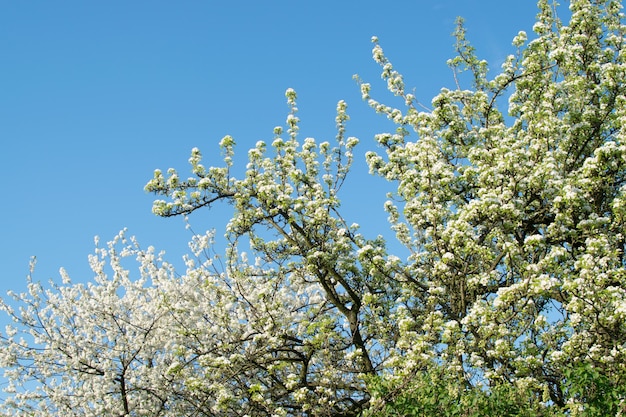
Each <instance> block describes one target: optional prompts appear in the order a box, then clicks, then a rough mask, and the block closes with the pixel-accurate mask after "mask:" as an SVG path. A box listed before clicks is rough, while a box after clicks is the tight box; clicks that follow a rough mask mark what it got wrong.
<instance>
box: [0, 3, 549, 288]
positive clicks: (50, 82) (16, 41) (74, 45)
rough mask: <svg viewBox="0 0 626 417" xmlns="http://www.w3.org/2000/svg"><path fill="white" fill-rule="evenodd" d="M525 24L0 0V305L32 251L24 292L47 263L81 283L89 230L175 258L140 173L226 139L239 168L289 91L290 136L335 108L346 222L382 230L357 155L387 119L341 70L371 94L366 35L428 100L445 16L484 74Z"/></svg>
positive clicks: (441, 73) (396, 12)
mask: <svg viewBox="0 0 626 417" xmlns="http://www.w3.org/2000/svg"><path fill="white" fill-rule="evenodd" d="M536 12H537V9H536V5H535V2H534V1H530V0H520V1H507V2H503V1H501V0H441V1H437V0H429V1H425V0H413V1H409V0H397V1H393V2H382V1H376V2H374V1H369V0H361V1H340V0H333V1H329V0H317V1H293V0H291V1H282V0H279V1H265V2H257V1H237V0H235V1H232V0H231V1H191V0H190V1H180V2H172V1H117V0H113V1H106V2H104V1H101V2H95V1H61V0H60V1H55V2H51V1H50V2H48V1H28V2H26V1H1V0H0V75H1V76H0V141H1V144H2V150H1V151H0V178H2V179H3V184H2V197H1V199H2V201H1V204H0V231H1V236H2V238H1V240H0V264H1V265H2V267H1V268H0V295H4V294H6V291H7V290H9V289H14V290H17V291H21V290H23V289H24V288H25V277H26V275H27V273H28V262H29V259H30V257H31V256H33V255H36V256H37V259H38V264H37V270H36V274H35V279H37V280H41V281H47V280H48V279H49V278H53V279H55V280H59V281H60V278H59V277H58V270H59V267H61V266H63V267H65V268H66V269H67V271H68V272H69V274H70V276H71V277H72V279H73V280H75V281H86V280H89V279H90V278H91V273H90V271H89V268H88V265H87V255H88V254H89V253H92V252H93V248H94V245H93V238H94V236H95V235H99V236H100V237H101V241H107V240H110V239H111V238H112V237H113V236H114V235H115V234H116V233H117V232H118V231H119V230H120V229H122V228H124V227H127V228H128V230H129V234H132V235H136V236H137V238H138V240H139V242H140V243H141V244H142V245H143V246H148V245H154V246H155V247H156V248H158V249H164V250H166V252H167V253H168V255H167V258H168V259H169V260H170V261H171V262H174V263H179V261H180V257H181V255H182V254H183V253H184V252H185V251H186V242H187V241H188V238H189V232H188V231H187V230H185V228H184V223H183V221H182V219H178V218H172V219H162V218H157V217H155V216H154V215H152V213H151V202H152V200H153V196H151V195H149V194H146V193H145V192H144V191H143V186H144V185H145V183H146V182H147V181H148V180H149V179H150V178H151V176H152V172H153V170H154V169H155V168H161V169H164V170H165V169H167V168H168V167H176V168H178V169H180V171H181V173H185V174H186V173H187V171H186V169H187V163H186V161H187V159H188V157H189V153H190V150H191V148H193V147H196V146H197V147H199V148H200V149H201V150H202V151H203V154H204V155H205V165H215V164H219V163H220V157H219V150H218V146H217V143H218V142H219V140H220V139H221V138H222V137H223V136H224V135H226V134H230V135H232V136H233V137H234V138H235V140H236V142H237V149H238V150H239V155H240V157H245V154H246V151H247V149H248V148H249V147H251V146H253V145H254V143H256V142H257V141H258V140H267V141H271V139H272V130H273V127H274V126H276V125H282V124H283V122H284V120H285V117H286V115H287V111H288V108H287V106H286V104H285V97H284V91H285V90H286V89H287V88H289V87H292V88H294V89H295V90H296V91H297V92H298V96H299V100H298V107H299V109H300V112H299V117H300V118H301V120H302V124H301V134H302V138H304V137H307V136H311V137H315V138H316V139H319V140H332V139H333V138H334V136H335V131H334V115H335V107H336V103H337V101H338V100H340V99H344V100H346V101H347V102H348V106H349V107H348V112H349V114H350V115H351V121H350V122H349V124H348V134H349V135H350V136H357V137H358V138H359V139H360V140H361V144H360V145H359V148H358V149H359V150H358V152H357V157H358V160H357V161H356V162H355V164H356V167H355V173H354V175H352V177H351V178H350V180H349V182H348V184H347V186H346V187H349V190H347V191H349V192H347V193H346V201H345V208H346V217H347V218H348V221H349V222H352V221H356V222H358V223H360V224H361V225H362V226H363V231H364V232H366V233H367V234H370V235H371V234H376V233H380V232H383V231H385V230H386V229H387V224H386V221H385V218H386V216H385V214H384V213H383V210H382V202H383V201H384V188H385V184H384V183H383V182H382V181H381V180H380V179H376V178H373V177H371V176H369V175H368V174H367V169H366V168H365V164H364V161H363V159H362V158H361V157H360V156H361V155H362V154H363V153H364V152H365V151H366V150H369V149H372V148H373V147H374V146H375V145H374V141H373V135H374V134H375V133H378V132H380V131H383V130H385V129H386V128H387V127H388V124H387V123H386V122H385V120H384V119H383V118H381V117H380V116H377V115H375V114H374V112H373V111H372V110H370V109H369V108H368V107H367V105H366V104H365V103H364V102H362V101H361V97H360V92H359V89H358V86H357V85H356V83H355V82H354V81H353V80H352V76H353V74H356V73H358V74H359V75H360V76H361V77H362V78H363V79H365V80H366V81H370V82H371V83H372V85H373V92H374V95H376V93H377V92H378V93H383V91H384V83H383V82H382V81H380V78H379V68H378V67H377V65H376V64H375V63H374V62H373V61H372V59H371V48H372V45H371V43H370V38H371V36H372V35H377V36H378V37H379V38H380V42H381V45H382V47H383V48H384V50H385V52H386V54H387V55H388V57H389V58H390V59H391V60H392V62H393V63H394V65H395V67H396V68H397V69H399V70H400V71H401V72H402V73H403V74H404V76H405V80H406V82H407V84H408V86H410V87H415V89H416V95H417V97H418V99H419V100H420V101H422V102H425V103H429V102H430V99H431V98H432V96H433V95H435V94H436V93H437V92H438V91H439V89H440V88H441V87H443V86H447V87H453V79H452V76H451V72H450V71H449V70H448V68H447V67H446V65H445V61H446V59H448V58H450V57H452V56H453V49H452V44H453V39H452V37H451V36H450V34H451V32H452V31H453V30H454V20H455V18H456V16H459V15H460V16H463V17H464V18H465V20H466V27H467V30H468V37H469V39H470V40H471V41H472V42H473V43H474V45H475V46H476V48H477V52H478V54H479V56H481V57H482V58H484V59H487V60H488V61H489V62H490V64H491V67H492V68H497V67H498V66H499V64H500V62H501V61H502V60H503V58H504V57H505V56H506V55H507V54H508V53H511V52H513V47H511V46H510V41H511V39H512V38H513V36H514V35H515V34H516V33H517V32H518V31H519V30H522V29H523V30H526V31H528V32H529V34H530V32H531V28H532V24H533V21H534V16H535V14H536ZM379 96H381V94H379ZM382 96H384V95H382ZM237 160H238V161H239V162H240V163H241V164H243V163H245V161H244V159H243V158H238V159H237ZM375 191H380V192H381V193H382V194H381V195H376V194H375V193H374V192H375ZM227 214H228V208H227V207H226V208H222V209H218V210H215V211H212V212H207V211H205V212H204V213H199V214H198V215H197V216H194V218H192V226H193V227H194V229H195V230H196V231H203V230H204V229H209V228H214V227H215V228H217V230H218V232H219V233H222V232H223V227H224V225H225V222H226V220H227Z"/></svg>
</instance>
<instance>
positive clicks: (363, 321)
mask: <svg viewBox="0 0 626 417" xmlns="http://www.w3.org/2000/svg"><path fill="white" fill-rule="evenodd" d="M569 5H570V11H571V18H570V20H569V22H568V23H567V24H566V23H563V22H561V21H560V20H559V19H558V18H557V15H556V11H555V8H554V7H552V6H551V5H550V4H548V1H546V0H540V1H539V14H538V16H537V22H536V23H535V25H534V28H533V29H534V32H535V36H534V39H532V40H530V41H529V40H528V39H527V35H526V34H525V33H523V32H520V33H519V34H518V35H517V36H516V37H515V39H514V40H513V46H514V47H515V48H516V52H515V53H514V54H512V55H510V56H509V57H507V59H506V60H505V62H504V64H503V65H502V68H501V70H500V71H499V73H497V74H496V75H494V76H491V75H490V73H489V71H488V67H487V63H486V62H485V61H482V60H480V59H479V58H477V57H476V55H475V53H474V50H473V48H472V47H471V45H470V44H469V42H468V41H467V40H466V38H465V31H464V29H463V26H462V24H461V22H459V25H458V29H457V31H456V39H457V44H456V45H457V56H456V57H455V58H454V59H452V60H450V61H449V65H450V67H451V68H452V69H453V71H454V72H453V73H454V75H455V80H457V88H455V89H442V90H441V92H440V94H438V95H437V96H436V97H435V98H433V100H432V102H431V107H432V108H425V106H422V105H420V104H419V103H418V102H417V100H416V97H415V96H414V95H413V94H409V93H407V92H406V88H405V85H404V82H403V78H402V76H401V74H400V73H399V72H398V71H397V70H396V69H395V68H394V67H393V65H392V64H391V62H390V61H389V60H388V58H387V57H386V56H385V54H384V52H383V50H382V48H381V46H380V45H379V43H378V39H377V38H373V39H372V40H373V42H374V49H373V57H374V60H375V61H376V62H377V63H379V64H380V65H381V67H382V78H383V79H384V80H385V81H386V83H387V88H388V90H389V91H390V92H391V93H392V94H393V95H395V96H398V97H400V98H401V99H402V101H403V102H404V106H403V107H401V108H395V107H392V106H388V105H386V104H383V103H382V102H380V101H377V100H376V99H374V98H373V97H372V96H371V93H370V85H369V84H367V83H365V82H362V81H360V86H361V92H362V94H363V98H364V99H365V100H366V101H367V102H368V103H369V105H370V106H371V107H372V108H373V109H374V110H375V111H376V112H377V113H381V114H383V115H385V116H387V117H388V118H389V119H390V120H391V121H392V122H393V123H395V124H396V126H397V128H396V130H395V131H393V132H389V133H381V134H378V135H376V136H375V139H376V142H377V143H378V145H379V147H380V149H382V151H378V152H376V151H370V152H367V154H366V158H367V163H368V164H369V167H370V171H371V172H372V173H373V174H375V175H379V176H381V177H383V178H385V179H386V180H388V182H389V184H390V190H391V192H390V198H389V201H387V202H386V203H385V206H384V209H385V210H386V211H387V215H388V219H389V223H390V227H391V230H392V232H393V233H394V234H395V238H396V240H397V242H394V244H393V245H389V246H388V245H387V244H386V243H385V241H384V240H383V238H381V237H374V238H368V237H366V236H363V235H362V234H360V233H359V229H358V225H356V224H352V223H351V222H350V220H349V219H348V218H346V217H344V214H343V213H342V212H341V210H340V208H341V207H340V194H341V188H342V186H343V185H344V181H345V179H346V176H347V174H348V173H349V171H350V169H351V165H352V162H353V154H352V152H353V149H354V147H355V146H357V144H358V140H357V139H355V138H351V137H347V136H346V127H345V124H346V121H347V120H348V116H347V113H346V110H347V106H346V103H345V102H343V101H341V102H339V104H338V106H337V117H336V122H337V132H338V133H337V138H336V141H335V143H333V144H331V143H329V142H321V143H320V142H317V141H315V140H314V139H311V138H307V139H304V140H301V139H300V138H299V135H298V126H299V120H298V117H297V108H296V98H297V97H296V93H295V91H293V90H291V89H289V90H287V93H286V97H287V102H288V105H289V106H290V109H291V111H290V113H289V115H288V117H287V122H286V128H285V129H283V128H280V127H279V128H276V129H275V131H274V138H273V139H272V141H271V142H259V143H257V145H256V146H255V147H254V148H252V149H250V150H249V152H248V165H247V168H246V171H245V173H244V174H243V175H242V176H241V177H240V178H238V177H235V176H234V175H233V174H232V173H231V169H232V168H233V164H234V162H233V156H234V147H235V143H234V140H233V139H232V138H231V137H225V138H224V139H223V140H222V141H221V144H220V145H221V148H222V152H223V157H224V162H223V165H222V166H219V167H209V168H206V167H205V166H204V165H203V164H202V156H201V152H200V150H198V149H194V150H193V151H192V154H191V158H190V159H189V162H190V164H191V172H192V176H191V177H189V178H186V179H183V178H182V177H181V176H179V174H178V173H177V171H175V170H169V171H168V172H167V173H166V174H164V173H162V172H161V171H159V170H157V171H156V172H155V174H154V178H153V179H152V180H151V181H150V182H149V183H148V184H147V185H146V190H148V191H151V192H154V193H156V194H157V195H160V196H162V198H163V199H162V200H157V201H155V203H154V206H153V211H154V213H155V214H157V215H159V216H163V217H169V216H178V215H183V216H184V215H187V214H189V213H191V212H193V211H195V210H198V209H202V208H206V209H210V208H211V207H212V206H213V205H215V204H219V203H226V202H227V203H230V204H232V206H233V208H234V212H233V216H232V219H231V220H230V222H229V223H228V226H227V237H228V241H229V245H228V247H227V248H226V254H225V255H226V256H225V258H224V259H225V262H224V265H223V267H220V268H218V267H217V266H216V265H214V262H213V259H212V257H211V256H209V255H207V253H208V252H209V251H210V250H211V248H212V237H211V235H210V234H208V235H199V236H195V237H194V239H193V241H192V244H191V249H192V254H191V255H190V257H189V258H187V259H186V262H187V270H186V271H185V273H184V274H182V275H181V276H177V275H175V274H174V273H173V271H172V269H171V267H170V266H169V265H168V264H166V263H164V262H162V261H161V260H160V258H159V257H158V256H155V255H154V253H153V252H152V251H151V250H148V251H143V250H140V249H139V248H138V247H137V246H133V245H131V246H130V247H127V248H126V249H124V250H123V251H122V253H123V254H124V255H126V254H128V255H133V256H135V257H136V258H137V260H138V261H139V264H140V279H139V280H138V281H131V280H130V279H129V278H128V270H126V269H124V268H123V267H122V263H121V262H120V256H122V255H118V252H116V251H115V250H114V248H115V247H116V245H117V242H114V243H112V244H111V246H110V247H109V249H108V250H106V251H102V252H99V253H100V255H101V256H99V257H96V258H94V260H93V262H92V265H93V268H94V271H96V275H97V277H98V278H97V280H96V282H94V283H92V284H89V285H87V286H82V285H72V284H69V283H68V284H64V285H63V286H58V287H54V288H53V289H51V290H44V289H43V288H41V287H40V286H38V285H37V284H34V283H31V284H30V294H25V295H20V296H17V299H18V301H21V303H22V304H23V306H24V308H23V309H22V310H21V311H20V312H15V311H13V310H12V309H11V307H10V306H9V305H8V304H5V310H7V311H8V312H9V313H10V314H11V315H12V317H14V319H15V321H16V323H17V326H16V327H15V328H10V329H8V331H7V334H6V335H4V336H3V338H2V342H1V343H2V347H3V349H2V354H1V355H2V356H0V357H1V358H2V365H3V366H4V367H6V368H7V369H8V373H7V376H8V378H9V379H10V381H11V384H10V386H9V388H8V391H9V392H14V394H13V395H11V396H10V397H9V398H8V400H7V401H6V402H5V407H6V408H8V409H11V410H13V411H15V410H18V411H21V412H22V413H23V414H22V415H29V413H32V412H41V411H43V412H45V413H47V414H50V415H71V413H72V412H74V413H77V414H80V415H137V416H138V415H163V416H175V415H176V416H180V415H190V416H191V415H215V416H217V415H219V416H223V415H225V416H238V415H241V416H243V415H250V416H270V415H294V416H296V415H309V416H331V415H332V416H356V415H359V414H363V413H366V414H370V415H377V414H388V415H407V414H414V415H433V414H443V415H458V416H470V415H472V416H479V415H486V414H491V415H546V416H548V415H607V413H608V415H615V414H618V413H624V412H626V411H625V409H626V406H625V396H626V390H625V389H624V388H623V387H624V386H626V365H625V364H626V261H625V257H624V256H625V255H624V250H625V243H626V240H625V239H626V237H625V235H624V233H625V226H626V224H625V222H626V144H625V143H624V142H625V140H626V102H625V98H624V97H626V94H625V93H626V86H625V85H624V80H625V79H626V52H625V51H624V46H625V36H624V35H625V34H626V26H624V25H623V23H622V21H623V15H622V13H621V2H619V1H612V0H604V1H601V0H595V1H591V0H571V1H570V4H569ZM462 73H464V74H462ZM467 75H469V77H467ZM465 79H468V80H469V81H468V85H464V84H463V83H462V81H461V80H465ZM507 101H508V107H506V108H505V109H502V108H501V107H502V106H503V104H504V103H506V102H507ZM120 239H121V237H120ZM398 244H399V245H401V246H402V250H403V253H408V254H409V255H408V256H404V257H400V256H398V254H394V253H392V251H391V250H390V249H389V248H391V247H398ZM242 246H245V247H246V248H248V247H249V248H250V253H251V256H250V257H249V258H250V260H248V256H247V255H246V256H244V253H243V252H242V249H241V248H242ZM105 258H108V260H109V263H110V266H111V268H112V270H113V275H110V276H108V275H106V274H104V272H103V261H104V259H105ZM20 331H22V332H25V333H26V335H25V337H24V338H23V339H19V338H17V335H16V333H18V332H20ZM131 342H132V343H131ZM33 383H34V385H33ZM603 413H604V414H603Z"/></svg>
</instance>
